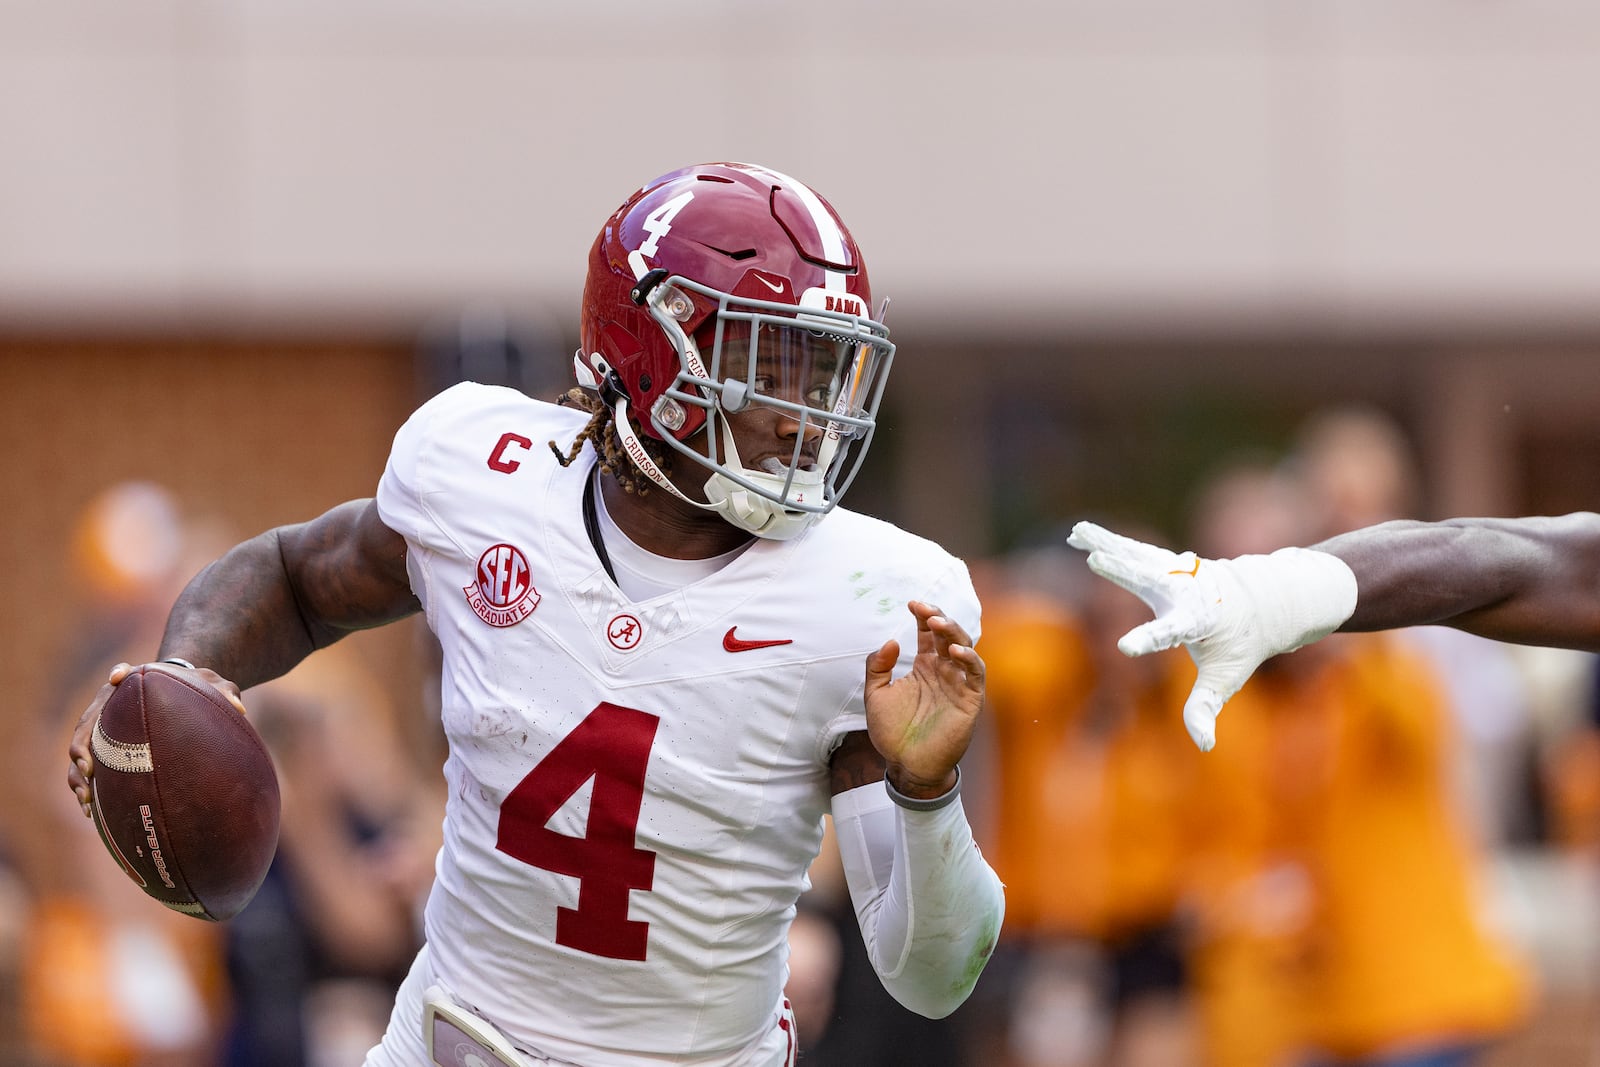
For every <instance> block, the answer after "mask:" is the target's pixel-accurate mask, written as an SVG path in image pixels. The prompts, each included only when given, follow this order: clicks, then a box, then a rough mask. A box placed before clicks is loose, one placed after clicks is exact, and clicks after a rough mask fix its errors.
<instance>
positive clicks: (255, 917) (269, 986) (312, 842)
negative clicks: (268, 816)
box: [223, 645, 443, 1067]
mask: <svg viewBox="0 0 1600 1067" xmlns="http://www.w3.org/2000/svg"><path fill="white" fill-rule="evenodd" d="M244 700H245V706H246V707H247V708H249V710H250V715H251V718H252V720H253V721H254V722H255V724H256V727H257V729H258V730H259V731H260V733H261V735H262V738H263V739H264V740H265V741H266V743H267V746H268V748H269V749H271V751H272V754H273V759H274V761H275V763H276V765H277V769H278V776H279V785H280V787H281V789H282V791H283V818H282V830H281V833H280V837H279V842H278V855H277V857H276V858H275V859H274V861H273V864H272V867H271V869H270V871H269V872H268V875H267V880H266V882H265V883H264V884H263V886H262V888H261V890H260V892H259V893H258V894H257V895H256V897H255V899H254V900H252V901H251V903H250V904H249V905H248V906H247V907H246V908H245V910H244V911H243V912H241V913H240V914H239V915H238V916H237V917H235V918H234V919H233V920H232V921H231V922H230V923H229V924H228V931H227V933H228V972H229V977H230V979H231V980H232V985H233V990H234V997H233V1009H234V1010H233V1017H232V1021H231V1026H230V1029H229V1039H228V1045H227V1052H226V1056H225V1058H224V1061H223V1062H224V1063H225V1064H226V1065H227V1067H323V1065H327V1067H333V1065H336V1064H348V1063H356V1062H359V1061H360V1060H361V1059H362V1058H363V1057H364V1056H365V1054H366V1052H367V1050H368V1049H369V1048H371V1047H372V1046H373V1045H375V1044H377V1043H378V1041H379V1040H380V1039H381V1038H382V1036H383V1030H384V1027H385V1026H386V1025H387V1023H388V1020H389V1013H390V1009H391V1008H392V1006H393V1002H394V993H395V990H396V989H397V988H398V987H399V984H400V981H401V980H402V979H403V978H404V977H405V973H406V970H407V969H408V968H409V966H410V963H411V959H412V957H413V956H414V955H415V954H416V951H417V949H418V947H419V946H420V945H421V931H420V929H419V927H418V917H419V915H420V911H421V907H422V903H423V900H424V898H425V896H426V893H427V890H428V887H429V886H430V885H431V882H432V874H433V857H434V854H435V853H436V852H437V850H438V846H439V837H438V835H439V827H440V821H441V819H442V817H443V810H442V808H443V801H442V797H441V796H440V795H439V788H438V777H437V775H436V774H435V773H433V772H432V770H431V769H428V770H427V771H424V770H423V769H421V768H418V767H416V766H414V765H413V764H412V761H411V760H410V759H409V757H408V755H407V753H406V750H405V747H404V745H403V744H402V743H401V737H400V733H399V731H398V729H397V717H396V710H395V709H394V708H392V707H391V706H390V705H389V702H388V701H387V699H386V698H385V696H384V694H383V691H382V689H381V688H380V687H379V686H378V685H377V683H376V681H375V680H374V679H372V678H371V677H370V676H369V675H368V674H367V672H366V671H365V670H363V669H362V668H361V666H360V665H359V660H358V659H357V657H355V656H354V655H353V654H352V653H351V651H350V647H349V646H348V645H336V646H334V647H333V648H330V649H327V650H325V651H324V653H323V654H322V655H320V656H317V657H315V658H313V659H310V660H307V661H306V662H305V663H303V664H301V665H300V666H299V667H298V668H296V669H295V670H294V671H293V672H291V673H290V674H289V675H287V676H285V677H283V678H280V679H278V680H277V681H274V682H271V683H269V684H267V685H263V686H258V687H256V688H254V689H251V690H250V691H248V692H247V693H245V694H244Z"/></svg>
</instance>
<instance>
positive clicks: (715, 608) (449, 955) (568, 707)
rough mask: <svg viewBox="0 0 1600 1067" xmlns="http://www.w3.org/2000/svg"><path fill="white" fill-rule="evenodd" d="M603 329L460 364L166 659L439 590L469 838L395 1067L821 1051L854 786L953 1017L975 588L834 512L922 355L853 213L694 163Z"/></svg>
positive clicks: (730, 1061)
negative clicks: (825, 838)
mask: <svg viewBox="0 0 1600 1067" xmlns="http://www.w3.org/2000/svg"><path fill="white" fill-rule="evenodd" d="M581 341H582V348H581V349H580V350H579V352H578V353H577V356H576V358H575V361H574V367H575V371H576V376H577V380H578V386H577V388H575V389H574V390H572V392H570V393H569V394H568V395H567V397H566V398H565V402H564V403H563V404H561V405H557V404H551V403H545V402H541V401H538V400H534V399H530V398H529V397H527V396H525V395H522V394H521V393H518V392H515V391H512V390H508V389H504V388H495V387H488V386H483V385H476V384H462V385H458V386H455V387H453V388H450V389H447V390H445V391H444V392H442V393H440V394H439V395H438V396H436V397H434V398H433V399H432V400H430V401H428V402H427V403H425V404H424V405H423V406H422V407H421V408H419V409H418V410H417V411H416V412H415V413H414V414H413V415H412V416H411V418H410V419H409V420H408V421H407V422H406V424H405V425H404V426H403V427H402V428H401V429H400V431H399V433H398V435H397V436H396V438H395V441H394V445H393V449H392V451H391V453H390V456H389V461H388V465H387V467H386V469H385V471H384V474H383V476H382V479H381V480H380V482H379V484H378V488H377V494H376V497H375V498H374V499H370V500H354V501H349V502H347V503H344V504H341V505H339V506H337V507H335V508H333V509H332V510H330V511H328V512H327V513H325V514H323V515H322V516H321V517H319V518H316V519H314V520H312V521H310V522H307V523H304V524H302V525H295V526H285V527H281V528H278V529H274V530H271V531H269V532H267V533H265V534H262V535H261V536H259V537H257V538H255V539H253V540H251V541H247V542H245V543H243V544H241V545H239V546H237V547H236V548H234V549H233V550H231V551H230V552H229V553H227V554H226V555H224V556H223V557H222V558H221V559H220V560H218V561H217V562H215V563H213V564H212V565H211V566H210V567H209V568H207V569H206V570H205V571H203V572H202V573H201V574H200V575H199V576H197V577H196V578H195V580H194V581H193V582H192V583H191V584H190V585H189V586H188V587H187V588H186V589H185V590H184V591H183V593H182V594H181V595H180V597H179V599H178V600H177V602H176V604H175V605H174V607H173V609H172V612H171V615H170V617H169V620H168V624H167V628H166V632H165V636H164V638H163V641H162V645H161V648H160V653H159V658H161V659H164V660H167V661H168V662H177V663H180V664H193V665H195V667H194V669H195V671H196V672H197V674H199V675H200V676H201V677H203V678H205V679H206V680H208V681H210V682H212V683H213V684H216V685H218V686H219V687H221V688H223V689H224V690H225V691H226V692H228V693H229V694H230V695H233V696H235V697H236V696H237V694H238V690H239V689H240V688H247V687H249V686H252V685H255V684H257V683H259V682H262V681H265V680H266V679H268V678H271V677H274V676H276V675H279V674H282V673H283V672H285V671H287V670H288V669H289V668H291V667H292V666H293V665H294V664H295V663H296V662H298V661H299V660H300V659H302V658H303V657H305V656H307V655H309V654H311V653H312V652H313V651H315V650H316V649H318V648H321V647H323V646H325V645H327V644H329V643H331V642H333V641H336V640H338V639H339V638H340V637H342V636H344V635H345V634H347V633H349V632H350V631H352V630H356V629H360V628H363V627H369V626H375V625H379V624H383V623H388V622H391V621H394V620H396V619H400V618H403V617H405V616H407V615H410V614H412V613H414V612H418V611H421V612H423V613H424V614H425V616H426V618H427V622H428V625H429V626H430V627H431V628H432V630H433V632H434V634H435V635H436V636H437V638H438V640H439V643H440V646H441V648H442V651H443V670H442V715H443V723H444V729H445V732H446V734H447V736H448V740H449V755H448V758H447V761H446V764H445V774H446V777H447V779H448V782H449V801H448V806H447V809H446V814H445V825H444V844H443V848H442V850H441V852H440V854H439V858H438V863H437V877H436V880H435V884H434V887H433V890H432V893H431V895H430V898H429V900H428V904H427V909H426V915H425V933H426V938H427V944H426V946H425V947H424V948H423V950H422V951H421V953H420V954H419V955H418V957H417V959H416V961H415V963H414V965H413V967H412V969H411V973H410V976H409V977H408V978H407V979H406V981H405V983H404V985H403V986H402V987H401V989H400V991H399V994H398V997H397V1003H396V1006H395V1010H394V1014H393V1018H392V1020H391V1022H390V1025H389V1029H388V1032H387V1034H386V1035H385V1036H384V1038H383V1041H382V1044H381V1045H380V1046H379V1047H377V1048H375V1049H374V1050H373V1051H372V1052H371V1053H370V1055H369V1056H368V1059H367V1061H366V1062H367V1064H368V1065H369V1067H402V1065H403V1067H422V1065H425V1064H428V1063H430V1062H437V1063H440V1064H454V1063H466V1062H471V1061H472V1060H473V1058H474V1057H476V1059H477V1060H478V1061H481V1062H501V1063H505V1064H524V1063H546V1062H552V1063H575V1064H583V1065H585V1067H635V1065H639V1067H642V1065H646V1064H667V1063H672V1064H689V1063H694V1064H704V1065H709V1067H777V1065H787V1064H792V1063H793V1061H794V1058H795V1055H796V1036H795V1029H794V1020H793V1017H792V1013H791V1011H790V1009H789V1007H788V1005H787V1003H786V1002H785V1000H784V996H783V988H784V983H785V977H786V973H787V966H786V956H787V948H786V937H785V935H786V933H787V930H788V927H789V924H790V922H791V920H792V919H793V917H794V915H795V903H796V899H797V898H798V897H799V896H800V894H801V892H802V891H803V890H804V889H805V888H806V870H807V867H808V866H809V864H810V863H811V861H812V859H813V858H814V857H815V856H816V854H817V852H818V850H819V848H820V847H821V842H822V832H823V816H824V814H828V813H831V815H832V817H833V820H834V824H835V827H836V831H837V834H838V839H839V847H840V850H841V853H842V859H843V863H844V868H845V871H846V874H847V879H848V882H849V889H850V894H851V897H852V900H853V903H854V906H855V910H856V913H857V916H858V918H859V921H860V926H861V931H862V934H863V936H864V938H865V941H866V944H867V946H868V947H869V949H870V951H871V955H872V959H873V962H874V965H875V967H876V969H877V971H878V973H879V975H880V976H881V978H882V981H883V983H884V985H885V986H886V987H887V988H888V990H889V991H890V992H891V993H892V994H893V995H894V996H895V997H896V998H897V999H898V1000H899V1001H900V1002H901V1003H902V1004H904V1005H906V1006H907V1007H908V1008H910V1009H911V1010H913V1011H916V1012H919V1013H921V1014H923V1015H927V1016H931V1017H939V1016H943V1015H946V1014H948V1013H949V1012H951V1011H953V1010H954V1009H955V1008H956V1007H957V1006H959V1005H960V1004H961V1003H962V1001H963V1000H964V999H965V998H966V997H967V995H968V993H969V992H970V991H971V989H972V987H973V984H974V983H975V982H976V980H977V978H978V975H979V973H980V972H981V971H982V969H983V966H984V964H985V962H986V960H987V958H988V956H989V953H990V951H991V950H992V949H993V947H994V943H995V939H996V936H997V934H998V932H999V928H1000V923H1001V917H1002V913H1003V910H1004V901H1003V893H1002V888H1001V885H1000V883H999V880H998V879H997V878H996V876H995V874H994V872H993V871H992V870H991V869H990V867H989V866H988V864H987V863H986V862H985V861H984V859H983V857H982V856H981V854H980V853H979V851H978V849H977V848H976V847H975V845H974V843H973V840H972V835H971V831H970V829H969V827H968V824H967V820H966V817H965V815H964V814H963V810H962V804H961V799H960V796H959V792H960V774H959V771H958V769H957V765H958V762H959V760H960V759H961V757H962V754H963V753H964V752H965V751H966V749H967V746H968V743H969V741H970V739H971V737H972V733H973V728H974V724H975V719H976V716H977V714H978V710H979V708H980V706H981V704H982V702H983V694H984V664H983V661H982V659H981V658H979V656H978V654H977V653H976V652H975V651H974V649H973V645H974V643H975V641H976V640H977V636H978V613H979V605H978V601H977V597H976V594H975V592H974V590H973V587H972V583H971V581H970V579H969V577H968V574H967V568H966V566H965V565H964V564H963V563H962V562H961V561H960V560H959V559H956V558H955V557H953V556H951V555H949V554H948V553H946V552H945V551H944V550H942V549H941V548H939V547H938V546H937V545H935V544H933V543H931V542H929V541H926V540H923V539H921V538H919V537H915V536H913V535H911V534H909V533H906V532H904V531H902V530H900V529H897V528H896V527H894V526H892V525H890V524H888V523H885V522H881V521H878V520H875V519H872V518H868V517H867V516H865V515H862V514H858V513H855V512H851V511H848V510H845V509H843V508H840V507H839V506H838V504H839V500H840V498H841V497H842V496H843V494H844V492H845V490H846V488H847V487H848V485H849V483H850V480H851V478H852V477H853V476H854V474H855V472H856V471H857V469H858V468H859V465H860V462H861V459H862V457H863V455H864V454H865V452H866V449H867V447H868V445H869V444H870V442H871V440H872V436H873V433H874V430H875V414H876V411H877V408H878V403H879V399H880V397H881V395H882V392H883V388H884V383H885V380H886V377H887V375H888V372H889V367H890V363H891V361H892V358H893V355H894V346H893V345H892V344H891V343H890V341H889V339H888V331H887V330H886V329H885V328H884V326H883V325H882V323H881V322H880V321H878V320H876V319H874V318H873V316H872V307H871V290H870V287H869V285H868V279H867V271H866V267H865V265H864V264H863V262H862V258H861V253H860V251H859V250H858V248H857V247H856V243H855V241H854V240H853V239H852V238H851V236H850V234H849V232H848V231H847V230H846V228H845V226H844V224H843V223H842V222H841V221H840V218H839V216H838V215H837V213H836V212H835V211H834V209H833V208H832V207H831V206H830V205H829V204H828V203H827V202H826V201H825V200H824V199H823V198H822V197H821V196H819V195H818V194H817V193H816V192H814V191H813V190H811V189H810V188H808V187H807V186H806V185H804V184H802V183H800V182H798V181H796V180H794V179H793V178H790V177H787V176H785V175H783V174H779V173H777V172H775V171H772V170H768V169H765V168H763V167H758V166H751V165H746V164H736V163H719V164H708V165H703V166H696V167H691V168H688V169H685V170H680V171H676V172H674V173H671V174H668V175H665V176H664V177H661V178H659V179H657V180H655V181H652V182H650V183H649V184H648V185H646V186H644V187H643V188H641V189H640V190H638V191H637V192H636V193H634V194H633V195H632V196H631V197H629V198H628V199H627V201H626V202H625V203H624V204H623V205H622V206H621V207H620V208H619V209H618V210H617V211H616V212H615V214H613V215H612V216H611V217H610V218H609V219H608V220H607V221H606V223H605V225H604V226H603V227H602V228H601V230H600V234H599V237H598V238H597V240H596V241H595V243H594V246H593V249H592V252H591V254H590V258H589V269H588V277H587V282H586V285H585V288H584V294H583V305H582V323H581ZM930 458H931V457H930ZM863 665H864V667H863ZM127 669H128V668H127V667H126V666H125V665H119V666H118V667H117V668H116V669H115V670H114V671H113V672H112V674H111V685H114V684H115V683H116V682H117V681H119V680H120V678H121V677H122V676H123V675H124V674H125V672H126V671H127ZM110 691H111V686H110V685H108V686H107V687H105V688H104V689H103V690H102V691H101V693H100V695H99V696H98V697H97V699H96V700H95V702H94V703H93V704H92V705H91V706H90V707H89V708H88V709H87V710H86V711H85V713H84V715H83V717H82V719H81V721H80V723H79V724H78V728H77V731H76V733H75V735H74V737H73V740H72V744H71V758H72V768H71V770H70V773H69V782H70V785H71V786H72V788H73V789H74V790H75V791H76V793H77V795H78V798H79V800H80V801H81V802H82V803H83V804H85V805H86V806H87V804H88V802H89V799H90V785H89V782H88V777H89V775H90V773H91V768H90V761H89V748H88V744H89V737H90V731H91V727H92V724H93V722H94V719H95V715H96V713H97V711H98V709H99V707H100V705H101V704H102V703H103V702H104V700H105V697H106V695H107V694H109V692H110Z"/></svg>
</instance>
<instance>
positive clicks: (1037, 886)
mask: <svg viewBox="0 0 1600 1067" xmlns="http://www.w3.org/2000/svg"><path fill="white" fill-rule="evenodd" d="M1095 639H1097V640H1099V639H1104V640H1106V641H1111V640H1114V635H1096V638H1095ZM1088 640H1089V638H1088V637H1087V635H1086V634H1085V632H1084V630H1083V626H1082V623H1081V622H1080V620H1079V619H1078V617H1077V616H1076V615H1074V614H1073V613H1072V612H1071V611H1070V610H1069V609H1068V608H1066V607H1065V606H1063V605H1062V604H1061V603H1060V602H1058V601H1055V600H1052V599H1050V598H1047V597H1044V596H1041V595H1037V594H1030V593H1010V594H1006V595H1004V596H1000V597H993V598H991V599H990V600H988V601H987V602H986V605H985V610H984V636H983V641H982V645H981V651H982V653H983V656H984V659H985V662H986V664H987V668H988V670H987V677H988V699H989V707H988V716H989V721H990V723H991V725H992V728H993V729H994V731H995V735H996V739H997V749H998V753H999V773H998V774H997V775H996V779H997V781H996V786H995V788H996V802H997V804H996V807H997V818H996V820H995V822H996V826H995V828H994V833H993V841H994V847H993V848H991V849H990V850H989V857H990V861H991V862H992V863H993V864H994V867H995V870H996V871H997V872H998V873H999V874H1000V877H1001V879H1002V880H1003V881H1004V882H1005V883H1006V928H1007V930H1008V931H1010V932H1011V933H1013V934H1036V935H1046V936H1048V935H1076V936H1082V937H1092V938H1097V939H1114V938H1116V937H1117V936H1118V935H1119V934H1122V933H1124V932H1130V931H1133V930H1136V929H1139V928H1141V927H1145V926H1149V925H1151V924H1154V923H1159V922H1164V921H1165V920H1166V919H1167V918H1168V917H1169V916H1170V914H1171V912H1172V909H1173V907H1174V905H1175V903H1176V901H1177V899H1178V896H1179V894H1180V891H1181V886H1182V883H1183V877H1184V870H1185V852H1186V849H1187V847H1188V842H1187V841H1186V840H1185V834H1186V831H1185V830H1184V828H1183V824H1182V822H1181V820H1180V819H1179V815H1180V814H1181V810H1182V807H1183V804H1184V803H1185V800H1186V796H1187V791H1188V788H1189V786H1188V781H1189V775H1190V773H1191V771H1192V769H1193V766H1194V757H1195V756H1196V755H1198V753H1196V752H1194V750H1193V748H1192V745H1191V744H1190V742H1189V739H1188V736H1187V734H1185V732H1184V729H1183V723H1182V717H1181V714H1180V710H1179V709H1181V707H1182V694H1181V692H1179V691H1177V690H1176V689H1172V688H1170V687H1168V686H1167V685H1165V684H1164V679H1165V678H1166V676H1167V675H1168V674H1170V670H1169V666H1170V662H1171V661H1170V660H1167V659H1166V658H1165V657H1162V658H1160V659H1159V660H1153V661H1148V662H1146V663H1145V664H1143V665H1142V666H1141V668H1140V669H1138V670H1133V671H1130V672H1126V673H1124V672H1120V671H1119V672H1118V677H1116V678H1111V677H1108V676H1107V675H1106V672H1104V671H1097V669H1096V666H1095V662H1094V657H1093V656H1092V655H1091V650H1090V648H1089V645H1088ZM1109 655H1111V656H1120V653H1118V652H1116V651H1115V649H1114V648H1112V649H1109ZM1179 659H1180V660H1181V662H1183V663H1187V660H1186V659H1184V658H1183V657H1179Z"/></svg>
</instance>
